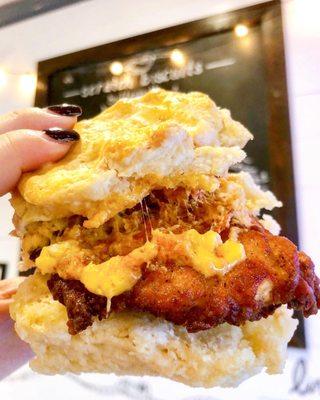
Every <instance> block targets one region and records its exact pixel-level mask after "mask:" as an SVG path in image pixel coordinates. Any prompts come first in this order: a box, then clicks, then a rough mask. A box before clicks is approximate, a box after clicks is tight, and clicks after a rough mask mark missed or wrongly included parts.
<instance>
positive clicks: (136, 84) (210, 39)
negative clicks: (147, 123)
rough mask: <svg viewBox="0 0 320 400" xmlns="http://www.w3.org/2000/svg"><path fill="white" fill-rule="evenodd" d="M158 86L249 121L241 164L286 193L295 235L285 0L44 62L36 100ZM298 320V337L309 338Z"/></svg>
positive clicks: (122, 93)
mask: <svg viewBox="0 0 320 400" xmlns="http://www.w3.org/2000/svg"><path fill="white" fill-rule="evenodd" d="M239 25H240V28H239ZM241 28H242V30H241ZM239 29H240V31H239ZM154 87H162V88H165V89H170V90H177V91H183V92H189V91H192V90H197V91H202V92H204V93H207V94H208V95H209V96H211V97H212V99H214V101H215V102H216V103H217V104H218V105H219V106H220V107H225V108H228V109H230V110H231V112H232V116H233V117H234V118H235V119H236V120H239V121H240V122H242V123H243V124H244V125H245V126H246V127H248V129H249V130H250V131H251V132H252V133H253V134H254V136H255V140H254V141H252V142H250V143H249V144H248V145H247V147H246V152H247V154H248V157H247V158H246V160H245V161H244V162H243V163H242V165H240V166H238V167H237V168H238V169H239V168H240V169H242V170H248V171H249V172H250V173H251V174H252V175H253V177H254V179H255V180H256V181H257V182H258V183H259V184H261V185H262V186H263V187H265V188H268V189H271V190H272V191H274V192H275V194H276V195H277V197H278V198H279V199H280V200H281V201H283V203H284V204H285V207H283V208H281V209H279V210H276V211H275V212H273V215H274V216H275V218H276V219H277V220H278V221H279V223H280V225H281V226H282V232H283V234H284V235H285V236H287V237H289V238H290V239H291V240H293V241H294V242H296V243H297V242H298V233H297V222H296V208H295V194H294V183H293V169H292V157H291V143H290V128H289V117H288V104H287V89H286V77H285V66H284V48H283V37H282V21H281V5H280V2H279V1H272V2H268V3H263V4H260V5H257V6H253V7H249V8H245V9H241V10H237V11H233V12H230V13H227V14H222V15H216V16H213V17H210V18H206V19H203V20H200V21H194V22H190V23H187V24H183V25H179V26H175V27H171V28H167V29H163V30H161V31H156V32H151V33H148V34H144V35H141V36H136V37H134V38H129V39H125V40H122V41H119V42H115V43H109V44H106V45H103V46H98V47H95V48H91V49H87V50H83V51H80V52H76V53H73V54H68V55H65V56H62V57H57V58H54V59H51V60H46V61H43V62H40V63H39V68H38V90H37V96H36V105H38V106H41V107H43V106H46V105H48V104H60V103H72V104H78V105H80V106H81V107H82V108H83V111H84V113H83V118H89V117H92V116H94V115H96V114H98V113H99V112H101V111H102V110H103V109H105V108H106V107H109V106H110V105H112V104H114V103H115V102H116V101H117V100H119V99H121V98H124V97H134V96H137V95H141V94H143V93H145V92H146V91H148V90H149V89H151V88H154ZM300 326H301V328H300V330H301V331H300V332H298V334H297V335H296V337H295V340H294V342H295V345H297V346H304V336H303V332H302V329H303V327H302V325H300Z"/></svg>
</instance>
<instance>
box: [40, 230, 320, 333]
mask: <svg viewBox="0 0 320 400" xmlns="http://www.w3.org/2000/svg"><path fill="white" fill-rule="evenodd" d="M239 240H240V242H242V244H243V245H244V248H245V251H246V255H247V257H246V259H245V260H244V261H242V262H240V263H238V264H237V265H236V266H235V267H234V268H233V269H232V270H231V271H230V272H228V273H227V274H225V275H223V276H219V275H215V276H212V277H209V278H206V277H205V276H203V275H202V274H200V273H199V272H197V271H196V270H194V269H193V268H192V267H190V266H188V265H182V266H181V265H176V264H175V262H174V261H172V262H170V260H169V261H168V262H167V263H166V264H165V265H164V264H160V263H157V260H155V261H154V263H152V264H151V265H146V266H145V267H144V269H143V274H142V277H141V279H140V280H139V281H138V283H137V284H136V285H135V286H134V287H133V289H132V290H130V291H128V292H126V293H123V294H121V295H120V296H117V297H114V298H113V299H112V306H111V312H120V311H123V310H128V309H129V310H134V311H144V312H150V313H151V314H153V315H155V316H158V317H162V318H164V319H166V320H168V321H172V322H174V323H175V324H178V325H183V326H185V327H186V328H187V330H188V331H189V332H196V331H200V330H205V329H209V328H211V327H214V326H217V325H219V324H222V323H224V322H227V323H229V324H232V325H240V324H243V323H244V322H245V321H256V320H259V319H261V318H263V317H267V316H268V315H270V314H272V313H273V312H274V311H275V309H276V308H278V307H279V306H280V305H282V304H287V305H288V307H289V308H293V309H296V310H301V311H302V312H303V314H304V315H305V316H306V317H307V316H309V315H312V314H315V313H317V310H318V308H320V287H319V284H320V282H319V279H318V278H317V277H316V275H315V273H314V265H313V263H312V261H311V259H310V258H309V257H307V256H306V255H305V254H304V253H301V252H300V253H299V252H298V250H297V248H296V246H295V245H294V244H293V243H291V242H290V241H289V240H288V239H286V238H284V237H280V236H273V235H271V234H270V233H269V232H268V231H266V230H264V229H263V228H261V227H259V226H258V225H255V226H253V227H252V228H251V229H243V230H242V231H241V232H240V234H239ZM48 286H49V289H50V291H51V293H52V294H53V297H54V298H55V299H56V300H59V301H60V302H61V303H62V304H64V305H65V306H66V307H67V312H68V316H69V323H68V324H69V331H70V333H71V334H76V333H78V332H79V331H81V330H83V329H85V327H87V326H89V325H91V324H92V321H93V316H94V315H97V316H98V317H99V318H104V317H106V316H107V314H106V313H105V311H104V310H105V307H106V303H107V301H106V298H104V297H102V296H97V295H94V294H92V293H90V292H88V291H87V289H86V288H85V287H84V286H83V285H82V284H81V283H80V282H77V281H74V280H63V279H61V278H60V277H59V276H58V275H53V277H52V278H51V279H50V280H49V281H48ZM75 310H77V311H76V312H75ZM83 310H84V311H83Z"/></svg>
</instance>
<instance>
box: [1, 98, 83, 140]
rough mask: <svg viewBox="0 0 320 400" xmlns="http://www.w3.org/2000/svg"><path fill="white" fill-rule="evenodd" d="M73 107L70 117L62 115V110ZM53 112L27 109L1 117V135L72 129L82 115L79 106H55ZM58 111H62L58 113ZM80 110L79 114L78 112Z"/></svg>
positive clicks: (45, 109) (34, 108) (46, 109)
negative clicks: (23, 130)
mask: <svg viewBox="0 0 320 400" xmlns="http://www.w3.org/2000/svg"><path fill="white" fill-rule="evenodd" d="M68 107H69V108H70V107H73V109H74V110H75V111H74V112H73V113H68V115H63V114H61V110H62V112H63V110H66V109H67V108H68ZM52 109H53V110H55V111H54V112H53V111H50V109H49V108H44V109H42V108H36V107H33V108H25V109H22V110H18V111H13V112H11V113H8V114H5V115H2V116H0V134H2V133H6V132H9V131H15V130H19V129H33V130H38V131H41V130H43V129H49V128H52V127H57V128H62V129H71V128H72V127H73V126H74V124H75V123H76V122H77V116H79V115H81V109H80V107H78V106H69V105H62V106H54V107H52ZM57 110H60V112H59V113H58V111H57ZM76 110H78V112H77V111H76Z"/></svg>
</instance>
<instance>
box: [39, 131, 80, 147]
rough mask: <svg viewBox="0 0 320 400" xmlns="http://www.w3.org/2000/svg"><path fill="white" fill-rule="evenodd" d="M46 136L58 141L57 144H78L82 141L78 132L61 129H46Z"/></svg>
mask: <svg viewBox="0 0 320 400" xmlns="http://www.w3.org/2000/svg"><path fill="white" fill-rule="evenodd" d="M43 132H44V133H45V134H46V135H48V136H49V137H50V138H51V139H53V140H56V141H57V142H64V143H66V142H76V141H78V140H80V135H79V133H78V132H76V131H73V130H70V131H68V130H65V129H60V128H50V129H45V130H44V131H43Z"/></svg>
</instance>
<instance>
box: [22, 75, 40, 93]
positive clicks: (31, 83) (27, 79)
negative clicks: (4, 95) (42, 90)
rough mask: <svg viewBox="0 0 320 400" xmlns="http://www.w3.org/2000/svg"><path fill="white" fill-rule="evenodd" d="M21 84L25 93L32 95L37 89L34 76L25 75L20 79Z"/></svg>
mask: <svg viewBox="0 0 320 400" xmlns="http://www.w3.org/2000/svg"><path fill="white" fill-rule="evenodd" d="M19 84H20V89H21V90H22V91H23V92H24V93H26V94H27V93H32V92H33V91H34V90H35V87H36V76H35V75H34V74H23V75H21V76H20V78H19Z"/></svg>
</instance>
